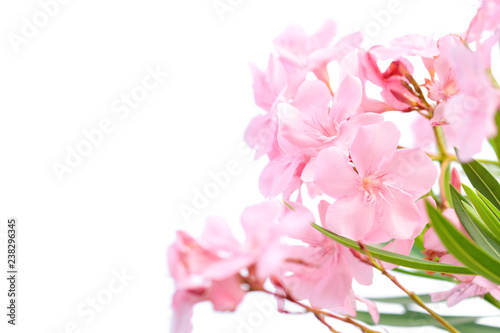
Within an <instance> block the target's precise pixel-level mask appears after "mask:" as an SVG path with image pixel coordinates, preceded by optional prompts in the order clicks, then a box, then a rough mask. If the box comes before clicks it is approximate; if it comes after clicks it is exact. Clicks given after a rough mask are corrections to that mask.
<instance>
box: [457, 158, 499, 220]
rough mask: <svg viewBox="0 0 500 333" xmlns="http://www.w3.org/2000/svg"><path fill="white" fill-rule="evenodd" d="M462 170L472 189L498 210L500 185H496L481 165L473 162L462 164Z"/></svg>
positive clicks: (493, 178)
mask: <svg viewBox="0 0 500 333" xmlns="http://www.w3.org/2000/svg"><path fill="white" fill-rule="evenodd" d="M462 168H463V169H464V171H465V173H466V174H467V178H469V180H470V182H471V183H472V185H473V186H474V188H475V189H476V190H478V191H479V192H481V193H482V194H483V195H484V196H485V197H486V198H487V199H488V200H489V201H491V203H492V204H493V205H494V206H495V207H496V208H497V209H499V210H500V184H498V181H497V180H496V179H495V177H493V175H492V174H491V173H490V172H489V171H488V170H487V169H486V168H485V167H484V166H482V165H481V163H479V162H478V161H475V160H473V161H472V162H469V163H462Z"/></svg>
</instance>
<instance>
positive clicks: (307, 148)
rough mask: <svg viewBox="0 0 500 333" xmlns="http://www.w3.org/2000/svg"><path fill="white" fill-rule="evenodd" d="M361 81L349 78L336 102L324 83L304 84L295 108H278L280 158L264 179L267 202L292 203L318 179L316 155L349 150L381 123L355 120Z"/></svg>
mask: <svg viewBox="0 0 500 333" xmlns="http://www.w3.org/2000/svg"><path fill="white" fill-rule="evenodd" d="M361 89H362V88H361V84H360V82H359V80H358V79H356V78H354V77H352V76H346V77H345V78H344V79H343V81H342V82H341V83H340V85H339V87H338V90H337V92H336V93H335V95H334V97H333V98H332V96H331V93H330V91H329V89H328V87H327V86H326V85H325V84H324V83H323V82H321V81H305V82H304V83H303V84H302V85H301V86H300V88H299V90H298V93H297V96H296V97H295V98H294V99H293V101H292V102H291V103H281V104H279V106H278V110H279V114H278V119H279V129H278V143H279V146H280V148H281V151H282V153H281V155H280V156H278V157H277V158H274V159H271V160H270V162H269V164H268V165H267V166H266V167H265V169H264V170H263V172H262V175H261V178H260V189H261V192H262V193H263V194H264V195H266V196H270V197H272V196H276V195H278V194H280V193H284V197H285V198H288V197H289V196H290V194H291V193H292V192H294V191H295V190H297V189H299V188H300V185H301V184H302V182H307V183H310V182H312V180H313V178H314V162H315V158H316V156H317V155H318V152H319V151H321V150H322V149H325V148H328V147H330V146H337V147H340V148H341V149H344V150H347V149H348V148H349V146H350V144H351V141H352V138H353V137H354V135H355V134H356V132H357V130H358V129H359V128H360V127H361V126H364V125H369V124H374V123H377V122H380V121H382V120H383V117H382V116H381V115H377V114H371V113H365V114H361V115H357V114H356V111H357V108H358V106H359V103H360V101H361Z"/></svg>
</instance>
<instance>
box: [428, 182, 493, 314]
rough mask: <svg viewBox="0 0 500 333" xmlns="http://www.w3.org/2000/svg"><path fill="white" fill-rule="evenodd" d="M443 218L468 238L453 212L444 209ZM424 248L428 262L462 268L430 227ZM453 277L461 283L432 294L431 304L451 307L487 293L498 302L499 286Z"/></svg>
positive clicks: (479, 277)
mask: <svg viewBox="0 0 500 333" xmlns="http://www.w3.org/2000/svg"><path fill="white" fill-rule="evenodd" d="M455 177H457V176H455ZM459 184H460V183H459ZM454 186H455V187H457V184H454ZM443 216H444V217H446V218H447V219H448V221H450V222H451V224H453V225H454V226H455V228H457V229H458V230H459V231H460V232H462V233H463V234H464V235H467V236H468V234H467V231H466V230H465V228H464V227H463V225H462V223H461V222H460V220H459V219H458V216H457V214H456V213H455V210H453V209H446V210H445V211H444V212H443ZM424 248H425V251H424V253H425V254H426V256H427V258H428V259H429V260H434V258H435V257H438V258H439V262H441V263H445V264H450V265H455V266H463V264H462V263H461V262H460V261H458V260H457V259H456V258H455V257H454V256H453V255H452V254H450V253H448V252H447V249H446V247H445V246H444V245H443V243H442V242H441V240H440V239H439V236H438V235H437V234H436V232H435V231H434V229H433V228H432V227H431V228H429V229H427V231H426V232H425V234H424ZM453 277H455V278H456V279H457V280H459V281H461V283H459V284H457V285H456V286H455V287H453V288H452V289H450V290H448V291H442V292H436V293H432V294H431V298H432V301H433V302H438V301H443V300H445V299H446V300H447V302H446V303H447V305H448V306H453V305H456V304H458V303H459V302H461V301H463V300H464V299H466V298H469V297H474V296H484V295H485V294H487V293H491V295H492V296H493V297H495V298H497V299H499V300H500V286H499V285H497V284H494V283H492V282H491V281H489V280H487V279H485V278H483V277H482V276H475V275H459V274H453Z"/></svg>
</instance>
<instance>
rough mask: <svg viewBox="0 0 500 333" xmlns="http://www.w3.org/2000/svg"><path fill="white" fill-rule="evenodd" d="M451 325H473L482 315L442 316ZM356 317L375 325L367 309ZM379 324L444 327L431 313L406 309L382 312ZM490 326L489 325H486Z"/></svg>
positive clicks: (359, 312)
mask: <svg viewBox="0 0 500 333" xmlns="http://www.w3.org/2000/svg"><path fill="white" fill-rule="evenodd" d="M441 317H442V318H443V319H445V320H446V321H447V322H448V323H450V325H452V326H455V327H456V326H458V325H473V324H474V323H475V322H476V320H478V319H480V318H481V317H473V316H460V317H459V316H441ZM356 319H357V320H360V321H363V322H365V323H367V324H368V325H375V323H374V322H373V320H372V318H371V316H370V314H369V313H368V312H365V311H358V313H357V315H356ZM378 325H388V326H399V327H418V326H435V327H439V328H443V326H442V325H441V324H440V323H439V322H437V321H436V319H434V317H432V316H431V315H429V314H427V313H422V312H416V311H406V312H405V313H401V314H395V313H381V314H380V320H379V322H378ZM486 327H488V326H486Z"/></svg>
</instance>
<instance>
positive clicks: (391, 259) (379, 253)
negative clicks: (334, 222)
mask: <svg viewBox="0 0 500 333" xmlns="http://www.w3.org/2000/svg"><path fill="white" fill-rule="evenodd" d="M313 227H314V228H316V229H318V230H319V231H320V232H321V233H323V234H324V235H325V236H327V237H329V238H331V239H333V240H334V241H336V242H338V243H340V244H342V245H344V246H346V247H348V248H351V249H354V250H357V251H359V252H362V250H361V247H360V246H359V244H358V243H357V242H355V241H353V240H351V239H348V238H345V237H342V236H339V235H337V234H335V233H333V232H331V231H329V230H326V229H324V228H322V227H321V226H319V225H317V224H315V223H313ZM365 246H366V249H367V250H368V252H370V254H371V255H372V256H373V257H374V258H376V259H380V260H382V261H385V262H388V263H391V264H395V265H398V266H404V267H409V268H415V269H419V270H423V271H428V272H439V273H448V274H465V275H476V274H477V273H475V272H473V271H472V270H470V269H468V268H467V267H462V266H453V265H448V264H440V263H438V262H435V261H427V260H423V259H418V258H412V257H409V256H404V255H402V254H398V253H393V252H389V251H385V250H382V249H378V248H376V247H373V246H369V245H365Z"/></svg>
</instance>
